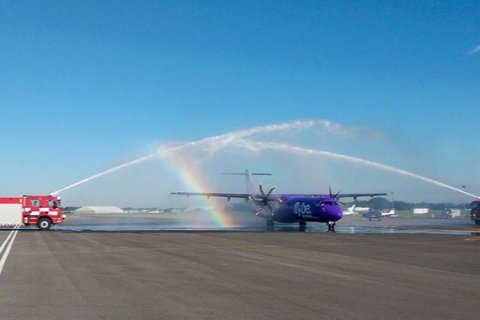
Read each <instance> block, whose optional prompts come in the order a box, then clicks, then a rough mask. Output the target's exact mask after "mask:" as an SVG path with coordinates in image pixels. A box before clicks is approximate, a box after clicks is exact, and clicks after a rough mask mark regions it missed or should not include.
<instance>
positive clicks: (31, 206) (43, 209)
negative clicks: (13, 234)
mask: <svg viewBox="0 0 480 320" xmlns="http://www.w3.org/2000/svg"><path fill="white" fill-rule="evenodd" d="M63 220H65V215H64V214H63V213H62V209H61V207H60V197H56V196H52V195H48V196H22V197H0V226H16V225H19V226H21V225H24V226H29V225H37V227H38V228H39V229H40V230H48V229H50V227H51V226H52V224H58V223H62V222H63Z"/></svg>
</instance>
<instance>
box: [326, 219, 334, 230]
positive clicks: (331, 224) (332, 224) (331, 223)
mask: <svg viewBox="0 0 480 320" xmlns="http://www.w3.org/2000/svg"><path fill="white" fill-rule="evenodd" d="M327 226H328V232H335V221H328V223H327Z"/></svg>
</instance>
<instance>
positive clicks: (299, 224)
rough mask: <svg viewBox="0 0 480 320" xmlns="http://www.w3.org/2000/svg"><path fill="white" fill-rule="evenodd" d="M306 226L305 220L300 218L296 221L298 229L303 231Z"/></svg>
mask: <svg viewBox="0 0 480 320" xmlns="http://www.w3.org/2000/svg"><path fill="white" fill-rule="evenodd" d="M306 228H307V222H306V221H303V220H300V222H299V223H298V231H305V229H306Z"/></svg>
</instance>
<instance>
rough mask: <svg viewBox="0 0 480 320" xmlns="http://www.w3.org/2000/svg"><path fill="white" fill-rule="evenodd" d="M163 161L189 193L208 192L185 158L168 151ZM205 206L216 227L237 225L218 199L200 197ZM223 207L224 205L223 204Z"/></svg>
mask: <svg viewBox="0 0 480 320" xmlns="http://www.w3.org/2000/svg"><path fill="white" fill-rule="evenodd" d="M162 158H163V159H165V160H166V162H167V163H168V164H169V165H170V166H171V167H172V168H173V169H174V170H175V171H178V173H179V177H180V180H181V182H182V183H183V185H184V186H185V187H186V188H187V189H188V191H191V192H208V191H210V190H209V186H208V184H207V183H206V182H205V179H203V177H202V175H201V174H200V173H199V172H198V170H196V168H195V167H194V166H193V165H192V164H191V163H189V162H188V161H187V160H186V159H185V158H183V157H181V156H180V155H179V154H178V153H176V152H174V151H172V150H169V151H168V152H164V153H163V157H162ZM200 199H202V201H203V202H204V203H205V205H206V206H209V207H212V208H213V209H212V210H209V211H208V212H209V214H210V217H211V219H212V221H213V222H214V223H215V226H216V227H220V228H229V227H235V226H236V225H237V224H236V222H235V219H233V217H232V216H231V215H230V214H228V213H226V212H224V211H223V210H222V209H221V208H220V207H221V206H222V204H221V203H220V202H218V201H219V199H211V200H209V199H208V198H207V197H200ZM223 205H224V204H223Z"/></svg>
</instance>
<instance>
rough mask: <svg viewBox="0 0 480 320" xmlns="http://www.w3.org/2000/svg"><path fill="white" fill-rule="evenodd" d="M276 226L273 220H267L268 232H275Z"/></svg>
mask: <svg viewBox="0 0 480 320" xmlns="http://www.w3.org/2000/svg"><path fill="white" fill-rule="evenodd" d="M274 226H275V222H274V221H273V219H267V220H266V227H267V231H273V229H274Z"/></svg>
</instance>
